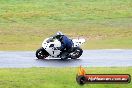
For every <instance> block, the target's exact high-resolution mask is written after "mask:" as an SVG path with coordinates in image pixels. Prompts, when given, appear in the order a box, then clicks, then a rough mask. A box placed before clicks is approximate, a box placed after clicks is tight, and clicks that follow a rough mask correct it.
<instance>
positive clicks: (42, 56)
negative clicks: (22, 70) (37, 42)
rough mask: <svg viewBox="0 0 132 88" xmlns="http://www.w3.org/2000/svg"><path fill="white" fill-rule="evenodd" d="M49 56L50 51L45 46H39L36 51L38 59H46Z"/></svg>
mask: <svg viewBox="0 0 132 88" xmlns="http://www.w3.org/2000/svg"><path fill="white" fill-rule="evenodd" d="M48 56H49V53H48V52H47V51H46V50H45V49H44V48H42V47H41V48H39V49H38V50H37V51H36V57H37V58H38V59H45V58H46V57H48Z"/></svg>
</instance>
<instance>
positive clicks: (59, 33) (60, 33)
mask: <svg viewBox="0 0 132 88" xmlns="http://www.w3.org/2000/svg"><path fill="white" fill-rule="evenodd" d="M56 35H60V36H61V35H64V34H63V33H62V32H60V31H58V32H57V33H56Z"/></svg>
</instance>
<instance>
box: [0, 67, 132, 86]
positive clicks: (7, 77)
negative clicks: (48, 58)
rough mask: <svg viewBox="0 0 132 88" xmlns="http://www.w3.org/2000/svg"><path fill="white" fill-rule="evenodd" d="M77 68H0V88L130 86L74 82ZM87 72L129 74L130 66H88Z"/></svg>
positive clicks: (131, 73) (131, 72) (131, 84)
mask: <svg viewBox="0 0 132 88" xmlns="http://www.w3.org/2000/svg"><path fill="white" fill-rule="evenodd" d="M77 71H78V68H21V69H19V68H6V69H5V68H1V69H0V88H132V83H130V84H87V85H84V86H80V85H78V84H77V83H76V74H77ZM86 71H87V73H89V74H92V73H93V74H130V75H132V67H119V68H117V67H110V68H108V67H96V68H95V67H94V68H93V67H90V68H86Z"/></svg>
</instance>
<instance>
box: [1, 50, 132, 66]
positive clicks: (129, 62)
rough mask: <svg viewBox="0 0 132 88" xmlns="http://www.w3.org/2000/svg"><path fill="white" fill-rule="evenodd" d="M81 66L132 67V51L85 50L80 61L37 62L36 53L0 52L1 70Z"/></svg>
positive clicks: (47, 60) (51, 60)
mask: <svg viewBox="0 0 132 88" xmlns="http://www.w3.org/2000/svg"><path fill="white" fill-rule="evenodd" d="M80 65H81V66H84V67H113V66H114V67H115V66H117V67H120V66H132V50H129V49H128V50H125V49H124V50H123V49H104V50H84V53H83V55H82V56H81V57H80V58H79V59H77V60H71V59H69V60H66V61H62V60H60V59H59V58H58V59H55V58H47V59H45V60H37V58H36V57H35V51H0V68H29V67H78V66H80Z"/></svg>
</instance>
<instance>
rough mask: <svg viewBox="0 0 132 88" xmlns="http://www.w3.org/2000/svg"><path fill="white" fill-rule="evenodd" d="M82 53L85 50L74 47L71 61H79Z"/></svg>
mask: <svg viewBox="0 0 132 88" xmlns="http://www.w3.org/2000/svg"><path fill="white" fill-rule="evenodd" d="M82 53H83V50H82V49H81V48H80V47H74V48H73V52H72V53H71V55H70V57H71V59H77V58H79V57H80V56H81V55H82Z"/></svg>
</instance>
